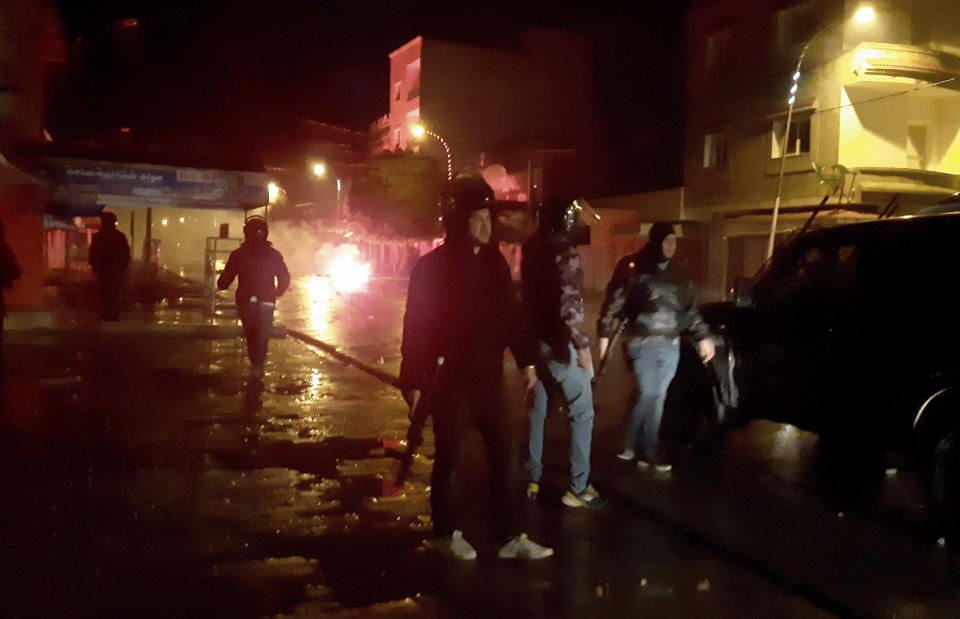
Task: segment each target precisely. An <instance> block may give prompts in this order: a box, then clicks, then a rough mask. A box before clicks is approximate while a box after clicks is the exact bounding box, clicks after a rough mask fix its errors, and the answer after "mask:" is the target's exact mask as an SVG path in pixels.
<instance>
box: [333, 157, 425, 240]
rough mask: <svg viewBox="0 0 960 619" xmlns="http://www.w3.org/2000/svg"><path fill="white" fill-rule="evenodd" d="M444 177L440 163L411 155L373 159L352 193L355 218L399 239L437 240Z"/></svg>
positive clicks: (352, 208)
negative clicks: (439, 206)
mask: <svg viewBox="0 0 960 619" xmlns="http://www.w3.org/2000/svg"><path fill="white" fill-rule="evenodd" d="M442 184H443V177H442V176H441V174H440V170H439V168H438V166H437V162H436V161H434V160H433V159H430V158H428V157H424V156H422V155H419V154H416V153H411V152H400V151H397V152H392V153H391V152H386V153H383V154H382V155H376V156H374V157H371V158H370V159H369V160H367V162H366V163H365V164H364V170H363V172H362V173H361V175H360V176H359V178H357V180H356V181H355V182H354V183H353V187H352V189H351V191H350V216H351V218H354V219H358V220H362V221H365V222H368V223H369V224H371V225H372V227H373V228H375V229H377V230H378V231H382V232H385V233H387V234H392V235H396V236H408V237H424V236H433V235H435V234H436V233H437V232H438V230H439V226H438V221H437V218H438V216H439V209H438V208H437V197H438V196H439V195H440V191H441V189H442Z"/></svg>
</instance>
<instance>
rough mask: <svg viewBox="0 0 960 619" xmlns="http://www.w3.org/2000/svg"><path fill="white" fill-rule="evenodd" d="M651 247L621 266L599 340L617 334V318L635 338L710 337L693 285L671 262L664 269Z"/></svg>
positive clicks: (599, 325) (613, 281) (605, 302)
mask: <svg viewBox="0 0 960 619" xmlns="http://www.w3.org/2000/svg"><path fill="white" fill-rule="evenodd" d="M648 247H649V245H648V246H647V247H644V248H643V249H642V250H640V251H639V252H637V253H635V254H632V255H630V256H627V257H626V258H624V259H622V260H621V261H620V262H619V263H617V268H616V269H615V270H614V272H613V277H612V278H611V279H610V283H609V284H607V291H606V294H605V295H604V299H603V305H601V307H600V318H599V320H597V337H610V336H611V335H612V334H613V329H614V327H613V323H614V319H617V320H621V321H626V327H625V333H626V335H627V336H632V337H646V336H666V337H676V336H678V335H680V334H681V333H689V334H690V335H691V336H693V337H694V339H696V340H702V339H704V338H706V337H708V336H709V335H710V329H709V328H708V327H707V325H706V323H704V321H703V318H702V317H701V316H700V312H699V311H698V310H697V307H696V305H695V295H694V287H693V283H692V282H690V281H689V280H686V279H685V278H683V277H682V276H680V275H679V274H678V273H677V272H676V271H675V270H674V268H673V265H672V263H671V262H667V263H666V268H665V269H661V268H660V265H658V264H657V262H656V259H655V258H653V257H652V254H651V252H650V250H648Z"/></svg>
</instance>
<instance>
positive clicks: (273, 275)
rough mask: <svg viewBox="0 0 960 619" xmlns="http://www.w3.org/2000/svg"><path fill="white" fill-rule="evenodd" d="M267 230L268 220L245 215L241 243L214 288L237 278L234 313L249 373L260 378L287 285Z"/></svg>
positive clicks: (287, 278)
mask: <svg viewBox="0 0 960 619" xmlns="http://www.w3.org/2000/svg"><path fill="white" fill-rule="evenodd" d="M268 234H269V228H268V226H267V220H265V219H264V218H262V217H259V216H256V215H255V216H253V217H250V218H248V219H247V221H246V223H244V225H243V238H244V241H243V244H242V245H240V247H239V248H237V249H235V250H234V251H233V252H231V253H230V258H229V259H228V260H227V266H225V267H224V269H223V273H221V274H220V277H219V278H218V279H217V288H219V289H220V290H226V289H227V288H229V287H230V284H232V283H233V280H234V278H239V282H238V283H237V294H236V299H237V313H238V314H239V315H240V323H241V324H242V325H243V337H244V338H246V340H247V355H248V356H249V357H250V365H251V368H250V373H251V375H252V376H253V377H254V378H256V379H258V380H259V379H261V378H263V366H264V363H265V362H266V359H267V346H268V344H269V342H270V332H271V331H272V330H273V311H274V309H275V308H276V304H277V297H279V296H280V295H282V294H283V293H284V292H285V291H286V289H287V287H288V286H289V285H290V272H289V271H287V265H286V264H285V263H284V262H283V256H282V255H280V252H278V251H277V250H276V249H274V248H273V247H272V244H271V243H270V241H268V240H267V235H268Z"/></svg>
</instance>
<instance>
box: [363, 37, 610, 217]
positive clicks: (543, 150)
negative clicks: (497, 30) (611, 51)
mask: <svg viewBox="0 0 960 619" xmlns="http://www.w3.org/2000/svg"><path fill="white" fill-rule="evenodd" d="M592 62H593V60H592V56H591V50H590V46H589V44H588V42H587V40H586V39H585V38H584V37H582V36H580V35H577V34H574V33H570V32H564V31H557V30H547V29H540V28H535V29H530V30H527V31H524V32H523V33H521V34H520V35H519V36H518V37H516V39H514V40H513V41H511V42H510V43H509V44H506V45H501V46H498V47H479V46H474V45H465V44H461V43H450V42H446V41H438V40H432V39H425V38H423V37H416V38H415V39H413V40H411V41H409V42H408V43H406V44H405V45H403V46H402V47H400V48H398V49H397V50H395V51H393V52H392V53H391V54H390V87H389V88H390V90H389V96H390V100H389V103H390V109H389V113H388V114H387V116H386V117H384V118H382V119H381V120H379V121H378V122H377V123H375V125H374V126H373V127H372V129H371V132H372V133H373V134H374V135H375V136H376V138H377V142H376V143H375V145H374V150H375V151H380V150H395V149H401V150H405V149H407V148H412V149H414V150H417V149H422V151H423V152H425V153H426V154H428V155H430V156H432V157H435V158H436V159H437V160H438V161H440V162H442V163H444V164H445V163H446V156H447V155H446V152H445V151H444V149H443V146H442V144H441V142H440V141H439V139H433V138H431V137H429V136H428V137H427V138H426V139H417V138H415V137H414V136H412V135H411V132H410V129H411V127H412V126H413V125H414V124H417V123H422V124H423V125H424V126H426V128H428V129H429V130H431V131H432V132H434V133H435V134H436V135H437V136H439V138H442V139H443V140H445V141H446V143H447V145H448V146H449V149H450V155H451V158H452V166H453V169H454V170H455V171H456V170H462V169H465V168H480V169H482V168H486V167H488V166H491V165H498V166H502V168H503V170H505V171H506V174H503V173H502V171H503V170H501V168H500V167H497V168H495V170H496V171H497V173H496V174H494V184H495V185H496V186H495V187H494V188H495V190H497V192H498V195H501V197H505V198H510V199H515V200H521V201H527V200H528V199H530V197H531V196H530V194H531V193H532V194H533V197H534V200H536V199H537V198H539V197H540V196H541V195H542V190H543V189H544V185H545V184H550V185H551V187H548V188H547V191H573V190H581V191H583V190H584V189H583V188H584V187H588V186H589V183H590V178H591V165H592V163H591V161H592V159H591V158H590V157H589V156H588V155H587V156H585V155H586V151H587V150H588V145H589V144H590V143H592V142H594V141H595V136H596V135H597V134H598V133H599V132H598V131H597V127H598V119H597V113H596V107H595V105H594V100H593V87H592V85H593V83H594V80H593V77H592V76H593V64H592ZM572 155H575V159H576V161H577V165H571V156H572ZM554 168H563V170H564V172H563V173H562V174H556V175H554V176H553V178H551V173H550V171H551V170H552V169H554Z"/></svg>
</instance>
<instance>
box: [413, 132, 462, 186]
mask: <svg viewBox="0 0 960 619" xmlns="http://www.w3.org/2000/svg"><path fill="white" fill-rule="evenodd" d="M410 134H411V135H412V136H413V137H415V138H417V139H418V140H419V139H422V138H423V136H425V135H429V136H430V137H432V138H433V139H435V140H437V141H438V142H440V145H441V146H443V152H445V153H446V154H447V180H448V181H449V180H453V155H452V154H451V152H450V145H449V144H447V141H446V140H444V139H443V138H442V137H441V136H440V135H438V134H436V133H434V132H433V131H430V130H429V129H427V128H426V127H424V126H423V125H419V124H417V125H411V127H410Z"/></svg>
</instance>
